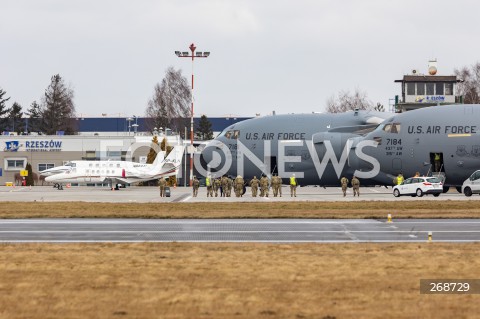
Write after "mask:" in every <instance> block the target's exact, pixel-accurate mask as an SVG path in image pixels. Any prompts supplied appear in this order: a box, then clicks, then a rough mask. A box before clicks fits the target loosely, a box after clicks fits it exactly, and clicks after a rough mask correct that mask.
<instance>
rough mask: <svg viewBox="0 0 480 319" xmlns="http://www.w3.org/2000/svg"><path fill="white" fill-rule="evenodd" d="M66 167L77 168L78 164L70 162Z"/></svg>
mask: <svg viewBox="0 0 480 319" xmlns="http://www.w3.org/2000/svg"><path fill="white" fill-rule="evenodd" d="M65 166H69V167H76V166H77V164H76V163H72V162H68V163H67V164H65Z"/></svg>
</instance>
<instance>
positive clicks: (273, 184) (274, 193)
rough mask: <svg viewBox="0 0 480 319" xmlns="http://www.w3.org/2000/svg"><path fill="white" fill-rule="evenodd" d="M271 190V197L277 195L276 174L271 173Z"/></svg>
mask: <svg viewBox="0 0 480 319" xmlns="http://www.w3.org/2000/svg"><path fill="white" fill-rule="evenodd" d="M272 192H273V197H277V195H278V180H277V174H273V176H272Z"/></svg>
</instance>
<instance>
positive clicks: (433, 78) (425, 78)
mask: <svg viewBox="0 0 480 319" xmlns="http://www.w3.org/2000/svg"><path fill="white" fill-rule="evenodd" d="M395 82H400V83H403V82H461V80H458V79H457V76H456V75H404V76H403V79H402V80H395Z"/></svg>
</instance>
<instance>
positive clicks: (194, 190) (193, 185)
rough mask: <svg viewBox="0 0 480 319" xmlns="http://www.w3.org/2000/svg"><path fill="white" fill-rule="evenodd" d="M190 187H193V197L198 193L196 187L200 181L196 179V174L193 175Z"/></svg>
mask: <svg viewBox="0 0 480 319" xmlns="http://www.w3.org/2000/svg"><path fill="white" fill-rule="evenodd" d="M192 187H193V197H197V195H198V188H199V187H200V181H199V180H198V179H197V177H196V176H193V183H192Z"/></svg>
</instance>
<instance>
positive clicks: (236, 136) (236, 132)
mask: <svg viewBox="0 0 480 319" xmlns="http://www.w3.org/2000/svg"><path fill="white" fill-rule="evenodd" d="M239 137H240V131H239V130H235V131H233V137H232V138H233V139H234V140H236V139H238V138H239Z"/></svg>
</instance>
